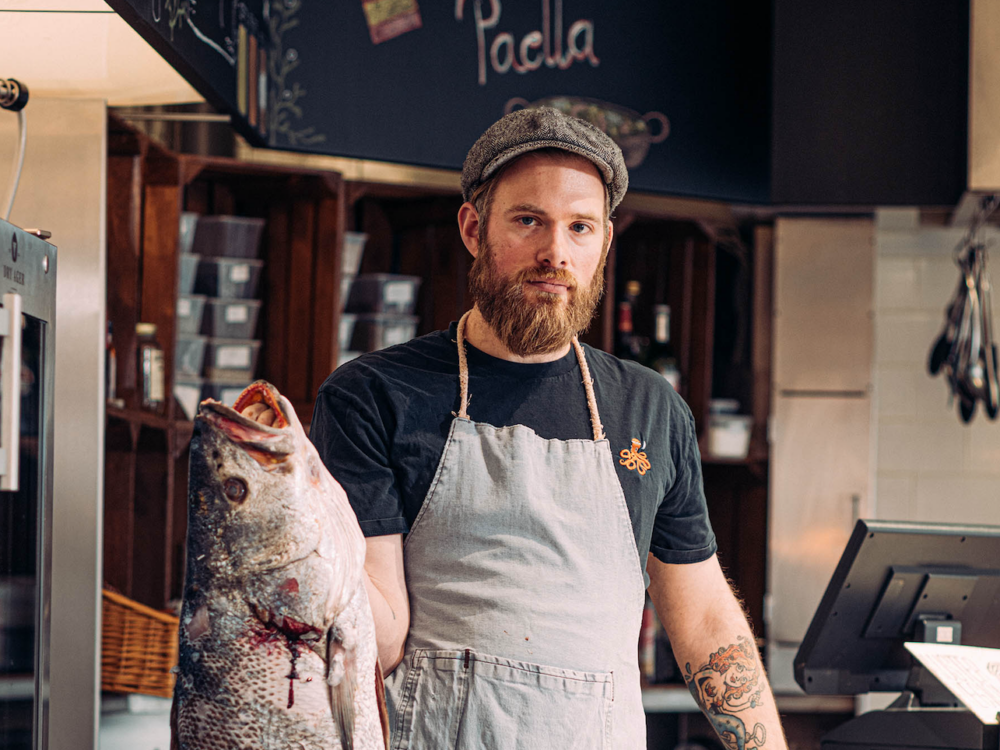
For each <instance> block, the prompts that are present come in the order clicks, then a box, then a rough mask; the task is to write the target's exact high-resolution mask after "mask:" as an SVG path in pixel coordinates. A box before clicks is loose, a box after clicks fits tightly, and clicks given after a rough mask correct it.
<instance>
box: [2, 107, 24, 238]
mask: <svg viewBox="0 0 1000 750" xmlns="http://www.w3.org/2000/svg"><path fill="white" fill-rule="evenodd" d="M27 120H28V118H27V117H26V116H25V114H24V110H23V109H20V110H18V112H17V130H18V139H17V140H18V147H17V159H16V160H15V162H14V169H13V171H12V173H11V182H10V194H9V195H8V196H7V207H6V209H4V212H3V220H4V221H10V210H11V209H12V208H13V207H14V196H16V195H17V186H18V184H19V183H20V182H21V168H22V167H23V166H24V151H25V146H26V145H27V138H28V123H27Z"/></svg>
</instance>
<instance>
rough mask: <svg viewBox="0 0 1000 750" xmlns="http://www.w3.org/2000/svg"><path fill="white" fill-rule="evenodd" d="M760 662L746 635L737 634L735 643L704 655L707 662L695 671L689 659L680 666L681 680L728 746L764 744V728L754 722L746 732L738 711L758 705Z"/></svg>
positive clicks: (740, 749)
mask: <svg viewBox="0 0 1000 750" xmlns="http://www.w3.org/2000/svg"><path fill="white" fill-rule="evenodd" d="M760 677H761V670H760V663H759V662H758V660H757V653H756V649H755V648H754V645H753V643H751V642H750V640H749V639H747V638H744V637H740V638H739V641H738V642H737V643H734V644H731V645H729V646H728V647H726V648H720V649H719V650H718V651H716V652H715V653H714V654H710V655H709V657H708V663H707V664H704V665H702V666H701V667H700V668H699V669H698V670H697V671H693V672H692V670H691V663H690V662H688V663H687V664H686V665H685V667H684V681H685V682H687V686H688V690H690V691H691V694H692V695H694V698H695V700H696V701H698V705H699V706H701V708H702V710H703V711H704V712H705V715H706V716H708V718H709V720H710V721H711V722H712V726H714V727H715V731H716V732H718V734H719V737H721V738H722V741H723V742H724V743H725V744H726V746H727V747H728V748H729V749H730V750H753V748H759V747H763V746H764V740H765V738H766V737H767V732H766V731H765V729H764V725H763V724H761V723H759V722H758V723H757V724H755V725H754V728H753V732H752V733H751V734H747V729H746V724H744V722H743V720H742V719H740V718H739V717H738V716H735V715H734V714H736V713H737V712H739V711H745V710H746V709H750V708H756V707H757V706H759V705H761V692H763V689H764V686H763V684H762V683H761V679H760Z"/></svg>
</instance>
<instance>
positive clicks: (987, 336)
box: [927, 196, 1000, 423]
mask: <svg viewBox="0 0 1000 750" xmlns="http://www.w3.org/2000/svg"><path fill="white" fill-rule="evenodd" d="M994 198H995V196H994ZM996 205H997V201H996V200H993V199H991V202H989V203H987V202H985V201H984V208H983V212H982V213H981V215H982V221H985V218H986V216H988V214H989V213H991V212H992V210H993V209H994V208H995V207H996ZM987 209H989V211H988V212H987ZM981 223H982V222H981V221H980V222H979V225H981ZM978 228H979V227H978V226H976V227H975V231H973V230H970V233H969V235H967V236H966V239H965V240H964V241H963V242H962V244H961V245H960V246H959V248H958V249H957V251H956V254H955V262H956V263H957V264H958V267H959V268H960V269H961V277H960V278H959V281H958V287H957V289H956V290H955V294H954V296H953V297H952V299H951V302H950V303H949V304H948V308H947V310H946V311H945V325H944V330H943V331H942V332H941V334H940V335H939V336H938V338H937V340H936V341H935V342H934V345H933V346H932V347H931V351H930V355H929V357H928V360H927V369H928V370H929V371H930V374H931V375H937V374H938V373H939V372H941V371H942V370H944V372H945V377H946V378H947V381H948V385H949V387H950V389H951V395H952V397H953V398H957V399H958V412H959V415H960V416H961V418H962V421H963V422H965V423H969V422H971V421H972V419H973V417H974V416H975V414H976V404H977V403H978V402H979V401H982V402H983V408H984V409H985V411H986V414H987V415H988V416H989V418H990V419H996V418H997V414H998V413H1000V384H998V382H997V347H996V344H995V343H994V341H993V309H992V304H991V301H990V291H991V286H990V278H989V273H988V271H987V269H986V261H987V256H986V247H985V245H984V244H983V243H981V242H973V241H972V237H973V236H974V235H975V234H976V233H977V232H978Z"/></svg>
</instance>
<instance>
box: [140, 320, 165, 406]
mask: <svg viewBox="0 0 1000 750" xmlns="http://www.w3.org/2000/svg"><path fill="white" fill-rule="evenodd" d="M135 335H136V342H135V343H136V351H137V353H138V358H139V361H138V366H139V367H138V371H137V374H138V376H139V405H140V406H141V407H142V408H143V409H148V410H149V411H154V412H161V411H162V410H163V401H164V388H165V380H164V376H163V348H162V347H161V346H160V344H159V342H158V341H157V340H156V325H154V324H153V323H136V325H135Z"/></svg>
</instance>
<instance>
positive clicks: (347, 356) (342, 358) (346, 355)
mask: <svg viewBox="0 0 1000 750" xmlns="http://www.w3.org/2000/svg"><path fill="white" fill-rule="evenodd" d="M362 354H364V352H352V351H347V350H341V351H340V352H338V353H337V367H340V366H341V365H342V364H344V363H345V362H350V361H351V360H352V359H357V358H358V357H360V356H361V355H362Z"/></svg>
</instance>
